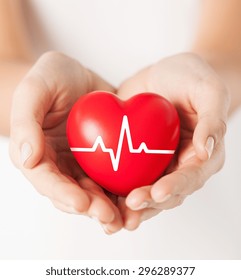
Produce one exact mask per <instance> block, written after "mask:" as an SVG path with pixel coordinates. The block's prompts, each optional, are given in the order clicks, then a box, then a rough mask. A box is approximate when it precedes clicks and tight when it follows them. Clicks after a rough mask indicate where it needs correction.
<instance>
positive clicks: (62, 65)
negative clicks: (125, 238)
mask: <svg viewBox="0 0 241 280" xmlns="http://www.w3.org/2000/svg"><path fill="white" fill-rule="evenodd" d="M97 89H102V90H107V91H114V89H113V88H112V87H111V86H110V85H109V84H107V83H106V82H105V81H103V80H102V79H100V78H99V77H98V76H97V75H96V74H94V73H92V72H90V71H88V70H87V69H85V68H84V67H82V66H81V65H80V64H79V63H78V62H77V61H75V60H73V59H71V58H69V57H67V56H65V55H63V54H60V53H56V52H49V53H46V54H44V55H43V56H42V57H41V58H40V59H39V60H38V61H37V62H36V64H35V65H34V66H33V68H32V69H31V70H30V71H29V73H28V74H27V76H26V77H25V78H24V79H23V81H22V82H21V83H20V84H19V86H18V87H17V89H16V91H15V93H14V96H13V104H12V114H11V135H10V156H11V158H12V160H13V162H14V163H15V165H16V166H17V167H18V168H19V169H20V170H21V171H22V172H23V174H24V175H25V176H26V177H27V179H28V180H29V181H30V182H31V183H32V184H33V185H34V187H35V188H36V190H37V191H38V192H39V193H40V194H42V195H44V196H47V197H48V198H49V199H50V200H51V201H52V203H53V204H54V205H55V206H56V207H57V208H58V209H60V210H62V211H65V212H68V213H75V214H85V215H88V216H90V217H93V218H96V219H97V220H98V221H99V222H100V223H101V224H102V225H103V227H104V229H105V231H106V232H107V233H113V232H116V231H118V230H119V229H120V228H121V227H122V218H121V216H120V213H119V210H118V208H117V207H116V206H115V204H114V203H113V202H112V201H111V199H110V198H109V197H108V196H107V195H106V194H105V193H104V192H103V190H102V188H101V187H99V186H98V185H97V184H95V183H94V182H93V181H92V180H90V179H89V178H88V177H86V175H85V174H84V173H83V172H82V170H81V169H80V167H79V165H78V164H77V163H76V161H75V160H74V158H73V156H72V154H71V152H70V149H69V147H68V143H67V138H66V132H65V131H66V129H65V125H66V119H67V116H68V113H69V111H70V109H71V107H72V105H73V104H74V103H75V101H76V100H77V99H78V98H79V96H80V95H81V94H84V93H87V92H90V91H93V90H97Z"/></svg>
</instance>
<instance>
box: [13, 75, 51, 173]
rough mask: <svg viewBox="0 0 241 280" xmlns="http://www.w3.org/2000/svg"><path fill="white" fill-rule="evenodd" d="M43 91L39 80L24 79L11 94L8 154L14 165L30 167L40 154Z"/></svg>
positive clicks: (35, 162)
mask: <svg viewBox="0 0 241 280" xmlns="http://www.w3.org/2000/svg"><path fill="white" fill-rule="evenodd" d="M47 92H48V91H47V89H46V86H45V85H44V84H42V83H41V82H39V81H33V80H30V79H27V78H25V79H24V80H23V81H22V82H21V83H20V85H19V86H18V88H17V89H16V91H15V93H14V95H13V101H12V110H11V124H10V144H9V153H10V157H11V159H12V161H13V163H14V164H15V165H16V166H17V167H18V168H22V167H25V168H33V167H34V166H35V165H36V164H37V163H38V162H39V161H40V160H41V158H42V157H43V154H44V146H45V145H44V134H43V130H42V123H43V119H44V116H45V112H46V111H47V110H48V109H47V107H48V106H49V104H46V103H47V100H48V98H46V94H47Z"/></svg>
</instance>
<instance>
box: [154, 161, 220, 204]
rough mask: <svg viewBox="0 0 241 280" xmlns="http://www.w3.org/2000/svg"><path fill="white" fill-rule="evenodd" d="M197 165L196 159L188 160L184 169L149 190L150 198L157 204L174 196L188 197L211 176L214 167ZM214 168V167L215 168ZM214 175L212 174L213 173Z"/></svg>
mask: <svg viewBox="0 0 241 280" xmlns="http://www.w3.org/2000/svg"><path fill="white" fill-rule="evenodd" d="M209 165H210V166H207V165H201V164H198V159H194V158H193V160H190V161H189V163H188V164H186V165H185V166H184V167H182V168H180V169H178V170H176V171H174V172H172V173H170V174H168V175H166V176H164V177H162V178H161V179H159V180H158V181H157V182H156V183H154V185H153V187H152V188H151V197H152V199H153V200H154V201H155V202H157V203H164V202H165V201H168V200H169V199H170V198H171V197H172V196H175V195H190V194H192V193H193V192H194V191H196V190H198V189H199V188H201V187H202V186H203V184H204V182H205V181H206V180H207V179H208V178H209V177H210V176H211V174H212V172H213V171H214V167H211V165H214V166H216V164H215V163H214V162H210V164H209ZM215 168H216V167H215ZM213 173H214V172H213Z"/></svg>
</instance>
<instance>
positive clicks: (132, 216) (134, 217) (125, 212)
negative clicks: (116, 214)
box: [118, 197, 142, 231]
mask: <svg viewBox="0 0 241 280" xmlns="http://www.w3.org/2000/svg"><path fill="white" fill-rule="evenodd" d="M118 207H119V209H120V211H121V214H122V217H123V222H124V228H125V229H127V230H130V231H133V230H135V229H137V228H138V227H139V225H140V223H141V211H142V210H139V211H132V210H131V209H130V208H128V207H127V205H126V202H125V198H124V197H119V198H118Z"/></svg>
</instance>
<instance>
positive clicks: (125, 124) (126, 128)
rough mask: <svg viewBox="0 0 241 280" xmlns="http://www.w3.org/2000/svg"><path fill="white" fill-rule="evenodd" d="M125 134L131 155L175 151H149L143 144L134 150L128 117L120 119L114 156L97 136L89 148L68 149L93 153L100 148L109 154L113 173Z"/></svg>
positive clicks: (118, 159) (170, 151) (117, 164)
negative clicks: (119, 129) (118, 135)
mask: <svg viewBox="0 0 241 280" xmlns="http://www.w3.org/2000/svg"><path fill="white" fill-rule="evenodd" d="M125 133H126V137H127V143H128V147H129V152H130V153H132V154H140V153H141V152H142V151H144V152H145V153H146V154H174V152H175V150H150V149H148V148H147V146H146V144H145V143H144V142H142V143H141V144H140V146H139V148H138V149H134V148H133V143H132V139H131V132H130V127H129V122H128V117H127V116H123V119H122V124H121V131H120V137H119V142H118V146H117V152H116V155H114V151H113V149H111V148H106V146H105V144H104V142H103V139H102V137H101V136H98V137H97V138H96V140H95V143H94V145H93V146H92V147H91V148H74V147H71V148H70V149H71V151H72V152H89V153H94V152H95V151H96V150H97V148H98V146H100V148H101V149H102V151H103V153H109V154H110V159H111V162H112V167H113V169H114V171H117V170H118V167H119V162H120V156H121V151H122V145H123V141H124V136H125Z"/></svg>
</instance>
